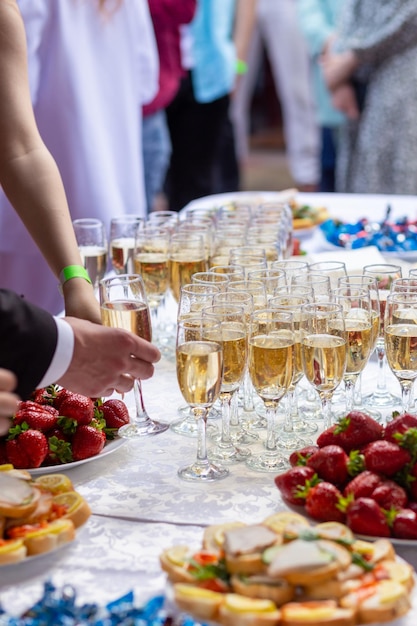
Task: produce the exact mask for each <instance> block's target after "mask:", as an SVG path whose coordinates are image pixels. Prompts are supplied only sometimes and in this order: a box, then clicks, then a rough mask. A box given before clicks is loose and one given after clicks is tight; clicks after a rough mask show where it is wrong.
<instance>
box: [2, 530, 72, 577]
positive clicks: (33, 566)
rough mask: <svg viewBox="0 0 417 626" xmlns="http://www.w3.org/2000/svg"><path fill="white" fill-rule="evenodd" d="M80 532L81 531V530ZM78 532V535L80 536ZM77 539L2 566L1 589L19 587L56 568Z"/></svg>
mask: <svg viewBox="0 0 417 626" xmlns="http://www.w3.org/2000/svg"><path fill="white" fill-rule="evenodd" d="M79 530H80V529H79ZM78 532H79V531H77V535H78ZM76 540H77V537H75V539H73V540H72V541H68V542H67V543H63V544H62V545H60V546H58V547H57V548H55V549H54V550H49V552H43V553H42V554H35V555H34V556H27V557H26V558H24V559H22V560H21V561H18V562H17V563H9V564H6V565H0V587H2V586H5V585H17V584H19V583H22V582H23V581H24V580H28V579H30V578H33V577H34V576H37V575H39V574H40V573H41V574H43V573H44V572H45V571H47V570H48V569H49V568H52V567H56V565H57V561H58V560H59V559H60V558H63V557H64V556H65V551H66V550H67V549H68V548H69V547H70V546H72V545H73V544H74V542H75V541H76Z"/></svg>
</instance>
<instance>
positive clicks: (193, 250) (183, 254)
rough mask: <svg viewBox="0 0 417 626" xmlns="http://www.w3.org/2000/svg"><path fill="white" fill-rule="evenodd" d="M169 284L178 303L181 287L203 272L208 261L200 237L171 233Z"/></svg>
mask: <svg viewBox="0 0 417 626" xmlns="http://www.w3.org/2000/svg"><path fill="white" fill-rule="evenodd" d="M168 267H169V284H170V288H171V292H172V295H173V296H174V299H175V300H176V302H177V303H178V301H179V299H180V294H181V287H182V285H186V284H187V283H191V282H192V281H191V277H192V275H193V274H195V273H196V272H205V271H206V270H207V268H208V259H207V256H206V249H205V247H204V239H203V236H202V235H197V234H195V233H177V232H175V233H173V234H172V235H171V237H170V241H169V266H168Z"/></svg>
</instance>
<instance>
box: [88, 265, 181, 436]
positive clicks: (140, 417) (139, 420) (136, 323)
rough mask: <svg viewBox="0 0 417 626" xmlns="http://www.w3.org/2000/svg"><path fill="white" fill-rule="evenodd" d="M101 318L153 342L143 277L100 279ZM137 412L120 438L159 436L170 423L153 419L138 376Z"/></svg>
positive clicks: (105, 322)
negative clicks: (148, 410) (146, 404)
mask: <svg viewBox="0 0 417 626" xmlns="http://www.w3.org/2000/svg"><path fill="white" fill-rule="evenodd" d="M100 307H101V319H102V322H103V325H104V326H111V327H113V328H124V329H125V330H128V331H130V332H133V333H134V334H135V335H138V337H142V338H143V339H146V341H151V339H152V326H151V318H150V313H149V307H148V301H147V298H146V291H145V285H144V283H143V280H142V277H141V276H138V275H136V274H119V275H118V276H114V277H112V278H105V279H103V280H102V281H101V282H100ZM133 390H134V397H135V411H134V414H132V415H131V416H130V423H129V424H126V425H125V426H122V427H121V428H119V431H118V434H119V435H120V437H125V438H127V439H135V438H137V437H144V436H147V435H157V434H158V433H161V432H164V431H165V430H167V428H168V426H169V425H168V424H163V423H162V422H158V421H154V420H152V419H151V418H150V417H149V415H148V413H147V411H146V409H145V405H144V402H143V395H142V385H141V382H140V380H139V379H136V380H135V382H134V386H133Z"/></svg>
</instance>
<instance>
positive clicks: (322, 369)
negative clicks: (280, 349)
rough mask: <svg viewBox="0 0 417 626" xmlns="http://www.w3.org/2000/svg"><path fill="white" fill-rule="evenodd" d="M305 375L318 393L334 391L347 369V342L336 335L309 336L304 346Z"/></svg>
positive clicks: (305, 339)
mask: <svg viewBox="0 0 417 626" xmlns="http://www.w3.org/2000/svg"><path fill="white" fill-rule="evenodd" d="M302 357H303V368H304V374H305V376H306V378H307V380H308V381H309V382H310V383H311V384H312V385H314V387H315V388H316V389H317V391H333V390H334V389H336V387H337V386H338V385H339V384H340V383H341V381H342V379H343V376H344V373H345V367H346V341H345V339H343V338H342V337H337V336H335V335H326V334H323V335H320V334H318V335H308V336H307V337H304V339H303V344H302Z"/></svg>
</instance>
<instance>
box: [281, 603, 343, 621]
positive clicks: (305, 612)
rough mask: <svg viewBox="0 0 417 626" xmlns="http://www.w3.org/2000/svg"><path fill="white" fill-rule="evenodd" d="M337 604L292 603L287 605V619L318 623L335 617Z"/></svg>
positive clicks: (285, 608)
mask: <svg viewBox="0 0 417 626" xmlns="http://www.w3.org/2000/svg"><path fill="white" fill-rule="evenodd" d="M335 609H336V602H333V601H331V600H329V601H323V602H290V603H288V604H286V605H285V607H284V610H285V619H288V620H299V621H300V622H306V623H308V622H316V621H318V620H320V619H326V618H328V617H331V616H332V615H334V612H335Z"/></svg>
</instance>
